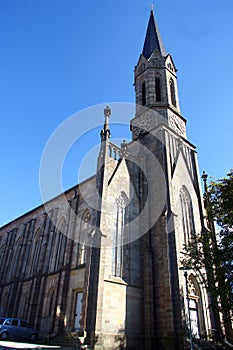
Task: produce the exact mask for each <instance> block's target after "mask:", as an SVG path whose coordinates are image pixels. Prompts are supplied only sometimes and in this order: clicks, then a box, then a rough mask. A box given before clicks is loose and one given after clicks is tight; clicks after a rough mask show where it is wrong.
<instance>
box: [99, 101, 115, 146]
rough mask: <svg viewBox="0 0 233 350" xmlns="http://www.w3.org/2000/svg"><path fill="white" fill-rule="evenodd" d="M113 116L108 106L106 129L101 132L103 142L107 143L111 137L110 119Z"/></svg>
mask: <svg viewBox="0 0 233 350" xmlns="http://www.w3.org/2000/svg"><path fill="white" fill-rule="evenodd" d="M111 114H112V111H111V108H109V107H108V106H106V108H104V119H105V120H104V127H103V129H102V130H101V133H100V136H101V140H102V141H106V140H107V139H108V138H109V137H110V129H109V117H110V115H111Z"/></svg>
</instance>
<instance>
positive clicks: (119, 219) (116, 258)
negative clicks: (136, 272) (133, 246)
mask: <svg viewBox="0 0 233 350" xmlns="http://www.w3.org/2000/svg"><path fill="white" fill-rule="evenodd" d="M127 205H128V197H127V196H126V194H125V192H122V193H121V194H120V196H119V197H118V198H116V225H115V232H114V237H113V256H112V271H113V275H114V276H116V277H123V258H124V257H123V253H124V249H123V248H124V227H125V220H126V207H127Z"/></svg>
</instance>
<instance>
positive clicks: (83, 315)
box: [0, 11, 213, 350]
mask: <svg viewBox="0 0 233 350" xmlns="http://www.w3.org/2000/svg"><path fill="white" fill-rule="evenodd" d="M176 71H177V70H176V67H175V64H174V61H173V59H172V56H171V55H170V54H167V53H166V51H165V48H164V46H163V43H162V40H161V37H160V34H159V30H158V27H157V24H156V22H155V19H154V13H153V11H151V14H150V18H149V23H148V27H147V33H146V37H145V42H144V46H143V51H142V54H141V55H140V57H139V60H138V63H137V65H136V67H135V73H134V74H135V76H134V85H135V93H136V111H135V116H134V118H133V119H132V120H131V122H130V126H131V131H132V141H131V142H130V143H126V142H122V145H121V147H119V146H117V145H114V144H113V143H111V141H110V129H111V124H110V123H109V117H110V114H111V110H110V108H109V107H106V109H105V110H104V117H105V121H104V126H103V129H102V131H101V142H100V152H99V157H98V160H97V171H96V175H95V176H93V177H91V178H89V179H87V180H86V181H84V182H83V183H82V184H78V185H77V186H74V187H73V188H71V189H70V190H68V191H66V193H65V196H66V199H67V202H68V204H69V205H68V206H66V207H64V206H62V205H61V200H60V196H58V197H56V198H54V199H53V200H51V201H50V202H49V203H47V204H46V210H45V207H44V205H41V206H40V207H38V208H36V209H34V210H32V211H30V212H28V213H26V214H25V215H23V216H21V217H19V218H18V219H16V220H14V221H12V222H10V223H9V224H7V225H5V226H4V227H2V228H1V229H0V316H14V317H22V318H24V319H26V320H28V321H29V322H30V323H31V324H32V325H33V326H35V327H37V328H38V329H39V331H40V333H41V334H42V335H43V336H45V337H46V336H48V337H49V336H56V335H57V334H61V333H63V332H65V333H70V332H84V335H85V337H86V342H87V343H88V344H89V346H90V347H91V348H92V349H123V348H125V349H140V350H142V349H148V350H150V349H184V338H185V337H187V328H188V326H189V323H191V327H192V333H193V335H194V336H196V337H200V336H201V335H202V334H204V333H205V332H206V331H207V329H210V328H213V327H212V326H213V325H212V323H211V322H212V319H211V315H210V309H209V303H208V297H207V292H206V290H205V288H204V285H203V284H202V283H201V279H200V276H198V275H197V274H196V273H195V272H194V271H187V273H188V275H187V280H186V279H185V277H184V271H182V270H181V269H180V268H181V264H180V259H181V256H182V255H181V252H182V250H183V247H184V246H185V245H186V244H187V243H188V241H189V239H190V237H191V236H192V235H193V234H195V233H196V234H197V233H201V232H202V231H203V229H204V227H205V221H204V208H203V203H202V193H201V189H200V181H199V170H198V163H197V156H196V150H195V146H194V145H193V144H192V143H191V142H190V141H189V140H188V139H187V135H186V120H185V118H184V117H183V116H182V114H181V111H180V107H179V97H178V87H177V76H176ZM110 107H111V106H110ZM94 202H95V204H96V205H95V206H93V207H92V206H91V205H90V203H94ZM187 291H188V300H189V301H188V302H187ZM187 304H189V307H188V305H187ZM188 311H189V312H188ZM188 316H190V320H189V317H188ZM189 321H190V322H189Z"/></svg>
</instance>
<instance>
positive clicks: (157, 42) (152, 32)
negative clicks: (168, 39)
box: [142, 10, 167, 59]
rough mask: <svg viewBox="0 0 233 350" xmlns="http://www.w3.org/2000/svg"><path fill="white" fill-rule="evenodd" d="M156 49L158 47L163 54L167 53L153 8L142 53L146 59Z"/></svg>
mask: <svg viewBox="0 0 233 350" xmlns="http://www.w3.org/2000/svg"><path fill="white" fill-rule="evenodd" d="M155 49H157V50H158V51H159V52H160V53H161V55H162V56H166V55H167V54H166V50H165V47H164V45H163V42H162V39H161V36H160V33H159V29H158V26H157V24H156V22H155V18H154V12H153V10H151V13H150V19H149V23H148V27H147V32H146V38H145V42H144V46H143V51H142V54H143V56H144V57H145V58H146V59H149V58H150V56H151V55H152V53H153V52H154V50H155Z"/></svg>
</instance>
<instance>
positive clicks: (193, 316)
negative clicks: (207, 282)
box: [189, 299, 200, 338]
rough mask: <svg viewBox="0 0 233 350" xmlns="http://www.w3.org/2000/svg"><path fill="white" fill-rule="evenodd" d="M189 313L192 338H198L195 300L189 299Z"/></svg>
mask: <svg viewBox="0 0 233 350" xmlns="http://www.w3.org/2000/svg"><path fill="white" fill-rule="evenodd" d="M189 312H190V323H191V331H192V335H193V336H194V338H200V334H199V325H198V309H197V302H196V300H195V299H189Z"/></svg>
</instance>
